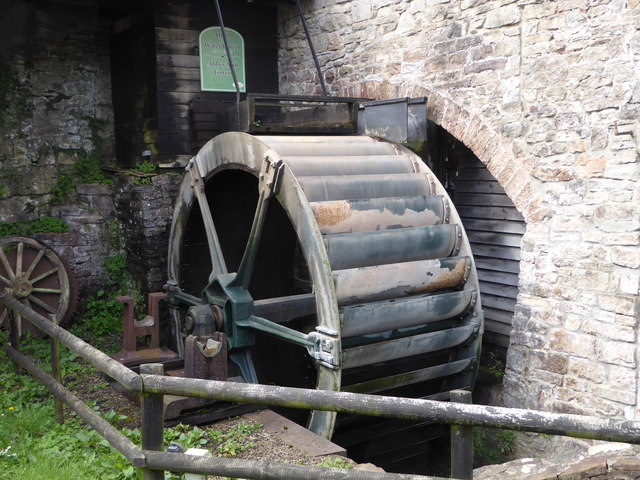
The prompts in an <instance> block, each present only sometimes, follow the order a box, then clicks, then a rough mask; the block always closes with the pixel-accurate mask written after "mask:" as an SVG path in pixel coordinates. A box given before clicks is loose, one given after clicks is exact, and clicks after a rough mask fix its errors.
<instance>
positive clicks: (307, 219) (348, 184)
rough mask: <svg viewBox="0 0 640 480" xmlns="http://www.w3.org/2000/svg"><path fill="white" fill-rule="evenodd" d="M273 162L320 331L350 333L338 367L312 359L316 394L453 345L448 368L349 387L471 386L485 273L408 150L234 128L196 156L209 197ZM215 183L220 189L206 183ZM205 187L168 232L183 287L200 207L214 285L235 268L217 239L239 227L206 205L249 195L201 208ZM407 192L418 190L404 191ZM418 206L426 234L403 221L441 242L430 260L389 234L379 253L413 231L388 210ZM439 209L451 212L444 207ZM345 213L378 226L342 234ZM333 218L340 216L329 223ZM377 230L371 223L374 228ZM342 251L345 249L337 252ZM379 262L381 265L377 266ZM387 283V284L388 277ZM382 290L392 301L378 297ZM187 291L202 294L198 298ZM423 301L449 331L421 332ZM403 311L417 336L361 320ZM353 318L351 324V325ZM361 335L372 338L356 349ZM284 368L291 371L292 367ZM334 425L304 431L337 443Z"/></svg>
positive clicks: (405, 326)
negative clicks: (430, 382) (480, 278)
mask: <svg viewBox="0 0 640 480" xmlns="http://www.w3.org/2000/svg"><path fill="white" fill-rule="evenodd" d="M267 158H268V159H270V161H273V162H277V161H282V162H283V164H284V168H283V169H282V173H281V178H280V187H279V190H278V192H277V195H276V198H277V200H278V202H277V203H278V205H280V207H281V208H282V210H283V211H284V213H285V214H286V218H288V221H289V222H290V225H291V227H292V229H293V231H294V232H295V236H296V238H297V240H298V242H299V245H300V247H301V249H302V254H303V256H304V261H305V263H306V267H307V269H308V280H309V284H310V286H311V288H312V290H311V292H312V294H313V296H314V297H315V313H316V318H315V321H316V322H317V329H324V330H326V331H332V332H337V335H338V337H339V338H340V336H341V333H342V337H349V338H347V342H346V343H345V341H344V339H341V340H342V344H341V345H342V346H341V347H340V346H339V349H340V350H341V351H339V352H338V355H339V357H340V359H341V360H340V361H341V364H340V365H339V367H338V368H331V367H329V366H327V365H324V364H322V363H321V362H318V363H316V365H315V367H316V373H317V377H316V382H315V386H316V388H319V389H326V390H340V389H341V388H342V387H343V385H341V384H342V383H343V381H342V379H343V370H344V369H347V370H349V374H351V372H353V371H356V370H359V371H366V370H367V369H368V368H369V365H371V364H372V363H378V364H379V363H380V361H381V360H380V359H382V358H386V357H389V358H391V359H396V360H397V359H399V360H400V361H402V360H403V356H416V355H422V354H425V352H427V353H428V352H429V351H430V350H429V349H432V350H434V351H435V350H436V349H438V348H439V349H440V350H442V349H455V353H453V352H454V350H451V351H452V353H451V354H450V360H449V361H448V362H449V363H448V364H445V365H440V364H436V365H434V366H428V367H427V368H424V367H425V365H421V366H420V368H417V369H413V370H412V371H409V372H407V373H406V374H405V373H401V372H392V373H389V374H386V375H384V377H385V378H383V379H382V380H384V381H383V382H379V381H377V379H375V378H374V379H373V380H372V379H370V378H364V379H363V380H362V381H361V380H357V381H355V382H353V384H352V385H350V386H348V388H351V390H350V391H362V392H366V391H367V389H370V388H379V387H382V388H387V389H388V388H389V385H391V386H393V387H395V386H398V385H402V384H403V382H404V384H409V383H407V382H411V381H414V380H416V379H417V380H419V381H425V379H432V378H436V379H438V378H444V377H445V376H447V378H450V379H451V380H448V381H447V382H448V383H447V389H451V388H470V386H471V385H472V384H473V379H474V378H475V374H474V373H473V370H474V368H475V362H476V359H477V355H478V354H479V344H480V336H481V333H482V313H481V310H480V305H479V302H478V301H477V300H478V299H479V293H478V290H479V289H478V284H477V275H476V272H475V266H474V262H473V258H472V256H471V251H470V246H469V244H468V240H467V238H466V235H465V233H464V230H463V229H462V228H461V223H460V219H459V217H458V215H457V213H456V212H455V209H453V208H452V207H451V208H450V205H449V202H448V196H447V194H446V191H445V190H444V188H443V187H442V186H441V185H440V184H439V183H438V181H437V180H436V179H435V177H434V176H433V174H432V173H431V172H430V171H429V169H428V168H427V167H426V166H425V165H424V164H422V163H421V161H420V159H419V157H417V156H415V155H414V154H412V153H411V152H409V151H408V150H406V149H403V148H402V147H398V146H396V145H392V144H389V143H386V142H380V141H377V140H375V139H372V138H369V137H361V136H355V137H354V136H351V137H347V136H345V137H295V136H292V137H278V136H265V137H256V136H251V135H248V134H243V133H238V132H231V133H226V134H223V135H220V136H218V137H216V138H215V139H213V140H212V141H210V142H209V143H207V144H206V145H205V146H204V147H203V148H202V150H201V151H200V152H199V153H198V155H197V156H196V157H194V159H193V161H192V164H191V165H192V167H191V168H194V165H195V166H197V169H198V171H199V173H198V175H199V176H201V178H202V179H203V183H204V184H205V185H203V186H201V188H203V190H206V194H207V195H210V194H211V193H212V192H213V191H214V190H215V189H216V188H224V187H225V185H224V182H223V181H219V182H218V183H217V184H216V179H217V178H223V177H224V178H231V177H230V176H229V177H225V175H229V172H238V175H245V174H248V176H252V177H256V178H257V177H259V176H260V175H261V169H262V166H263V163H264V161H265V159H267ZM234 174H235V173H234ZM234 178H236V177H234ZM209 184H211V185H212V187H211V188H212V189H214V190H211V189H208V188H207V186H208V185H209ZM197 188H198V186H197V182H196V183H194V181H193V177H189V175H188V176H187V178H186V179H185V181H184V182H183V185H182V188H181V190H180V193H179V196H178V199H177V202H176V206H175V210H174V217H173V223H172V228H171V233H170V239H169V257H168V277H169V281H170V282H174V283H175V284H176V285H177V286H178V287H180V288H183V284H184V283H186V282H187V281H188V280H189V279H188V278H186V277H187V276H188V275H189V273H188V272H187V270H186V269H185V268H183V261H184V259H185V258H186V257H187V256H188V255H189V252H188V247H185V246H184V245H187V244H189V245H192V244H193V243H192V242H191V239H190V238H188V237H189V235H190V232H191V233H193V230H190V228H192V227H193V225H191V223H190V222H191V217H192V215H191V214H192V212H197V215H194V216H196V217H198V216H200V217H202V221H201V223H202V224H203V225H205V227H204V230H206V229H207V227H206V225H207V223H208V222H209V223H210V224H211V225H212V227H211V228H209V230H208V231H207V232H206V233H207V235H206V237H207V238H204V233H202V232H201V233H200V234H199V235H201V236H202V237H203V239H202V240H201V241H200V242H199V246H202V245H205V244H206V245H208V254H209V255H208V256H209V257H210V263H209V265H211V266H212V267H211V272H210V275H209V280H211V279H212V278H215V277H216V276H217V275H221V274H226V273H227V267H226V265H225V263H228V262H226V259H225V258H224V257H225V256H227V253H226V252H225V251H224V248H223V249H222V251H221V250H220V240H219V238H218V235H220V238H223V237H224V236H225V234H226V233H228V232H225V228H226V229H229V228H231V229H233V228H234V227H235V224H234V223H233V222H227V223H226V224H224V225H222V226H221V222H219V221H218V220H219V218H220V217H219V212H218V213H216V212H213V213H210V211H209V207H215V206H216V202H218V201H219V200H222V201H223V203H225V206H224V209H226V211H234V210H235V209H236V207H237V206H236V204H234V203H233V202H234V201H238V200H242V196H239V197H235V200H229V199H227V198H221V199H220V198H219V197H216V200H211V198H209V197H207V202H208V205H205V206H204V207H199V202H198V199H197V190H196V189H197ZM405 189H406V190H407V191H405ZM194 190H196V191H194ZM380 190H384V192H381V191H380ZM409 190H411V191H415V192H416V193H407V192H408V191H409ZM228 193H232V190H227V191H226V193H225V194H228ZM344 195H346V196H344ZM427 197H429V198H427ZM414 199H417V200H418V203H421V205H422V207H421V208H422V213H420V214H419V215H418V216H422V217H424V218H423V220H424V219H425V218H426V217H427V216H429V219H427V220H428V222H427V226H426V227H425V226H422V225H418V226H417V227H416V228H413V227H415V226H416V224H415V223H414V220H415V218H414V216H411V215H409V216H403V217H402V220H403V221H406V222H408V223H407V225H405V226H406V227H409V228H407V229H406V231H407V232H409V230H411V233H407V235H406V239H408V240H409V237H411V242H413V243H414V245H415V242H416V241H417V240H416V239H418V240H419V241H420V242H423V241H424V239H425V238H429V239H430V238H433V239H435V241H434V243H439V244H440V245H444V247H438V248H436V247H434V249H433V251H432V252H431V253H432V254H433V256H426V257H421V256H420V252H417V254H416V250H415V249H411V248H409V249H406V251H405V249H404V248H395V247H397V246H394V244H393V241H388V240H384V239H383V242H387V243H384V244H383V246H385V245H390V246H391V247H394V248H390V249H387V248H380V245H381V244H380V243H379V241H380V238H382V237H384V236H385V235H387V232H388V233H389V235H390V236H393V235H395V234H397V233H400V234H401V235H404V233H403V232H404V231H405V230H402V229H398V228H397V225H395V224H394V222H395V221H396V220H397V219H398V218H399V217H396V216H395V213H390V212H391V210H393V209H394V208H395V207H394V206H393V205H392V204H394V205H396V204H397V203H398V202H399V203H402V204H403V205H405V206H403V207H402V208H404V211H405V212H406V211H409V210H411V211H413V210H412V209H413V207H414V206H413V204H412V206H411V208H409V207H406V205H407V202H410V201H413V200H414ZM379 200H383V201H384V202H386V203H385V205H386V206H383V207H381V206H380V205H382V204H381V203H376V202H378V201H379ZM384 202H383V203H384ZM394 202H395V203H394ZM430 202H435V203H438V202H439V203H440V210H439V213H438V214H437V215H435V216H436V217H439V218H438V223H439V224H437V225H431V224H430V223H429V222H430V218H431V216H433V215H432V212H431V208H432V207H431V203H430ZM443 204H445V205H446V206H445V207H442V205H443ZM343 208H352V212H355V213H356V214H357V215H359V214H361V213H365V215H364V216H365V217H366V216H367V215H369V216H373V217H374V218H373V223H368V222H370V220H371V218H366V219H364V220H363V222H364V223H365V224H367V225H365V228H364V230H365V231H362V230H358V228H360V227H361V226H362V225H360V226H353V225H350V224H349V225H348V226H346V227H345V225H346V224H342V217H343V215H342V214H343V213H345V211H346V210H342V209H343ZM356 210H358V211H357V212H356ZM325 213H326V214H328V216H325V215H324V214H325ZM334 213H337V216H334V217H332V218H329V217H331V216H332V215H333V214H334ZM426 213H428V214H429V215H426ZM357 215H356V216H357ZM385 215H386V217H385ZM338 217H339V218H338ZM383 217H384V218H383ZM389 217H393V218H389ZM353 218H355V217H353ZM362 218H364V217H362ZM358 221H359V220H358ZM389 222H391V223H389ZM338 224H341V225H338ZM214 225H215V226H214ZM336 225H338V227H340V228H342V227H345V228H348V229H349V230H347V234H346V235H344V232H341V231H337V230H335V228H338V227H336ZM371 225H373V227H372V228H369V227H371ZM376 225H378V226H376ZM380 225H382V227H380ZM432 227H433V228H432ZM380 229H382V230H385V232H382V234H381V235H378V232H377V230H380ZM204 230H203V231H204ZM348 232H353V233H354V236H352V237H349V235H350V234H349V233H348ZM372 232H373V233H372ZM374 237H375V238H374ZM360 239H362V241H363V243H362V245H363V247H362V249H364V250H365V252H364V254H363V255H361V253H362V252H358V242H359V241H360ZM222 243H224V242H222ZM366 245H372V246H373V247H375V248H373V247H369V246H366ZM247 248H248V247H247ZM429 248H431V247H429ZM367 249H370V250H367ZM389 250H391V252H389ZM245 251H246V249H245ZM344 251H348V254H342V253H341V252H344ZM199 252H200V253H199V256H196V257H194V258H191V259H190V262H191V263H192V264H196V263H201V262H202V260H203V258H202V257H203V255H206V253H205V250H204V249H202V250H200V251H199ZM372 252H374V253H372ZM443 252H444V253H443ZM446 252H449V253H446ZM223 254H224V255H223ZM416 255H417V256H416ZM398 256H399V257H398ZM380 258H381V259H382V260H380V261H378V259H380ZM363 261H364V262H365V263H362V262H363ZM366 262H368V263H366ZM185 263H186V262H185ZM233 268H235V267H231V268H229V270H233ZM425 272H426V274H425ZM370 273H371V274H370ZM382 279H385V282H386V283H385V282H380V280H382ZM205 280H206V279H205ZM205 284H206V281H205ZM380 290H384V291H386V292H387V293H388V295H386V296H385V295H380V294H379V293H380ZM187 293H190V294H192V295H196V296H197V295H199V294H200V292H199V291H191V292H187ZM436 297H437V298H436ZM254 298H256V297H254ZM263 298H264V297H263ZM271 298H272V299H273V300H274V301H276V302H282V303H283V304H284V302H285V300H282V299H281V298H278V297H277V296H273V297H271ZM282 298H284V297H282ZM288 298H290V299H291V298H293V297H288ZM416 299H418V300H420V302H421V306H424V308H425V309H427V311H428V312H429V314H430V315H431V314H434V318H433V319H430V320H429V321H430V322H432V323H433V324H439V323H438V322H440V324H441V323H442V322H443V321H444V322H445V323H446V322H448V323H447V325H446V327H444V328H446V329H447V330H446V331H444V330H443V331H441V332H440V331H435V332H434V331H432V330H429V328H422V327H424V325H423V324H422V323H420V322H421V320H420V319H416V318H415V315H413V312H415V310H416V308H415V305H414V303H415V301H416ZM396 300H399V301H396ZM405 300H408V301H405ZM398 305H399V306H401V308H402V309H403V312H409V314H408V318H407V319H402V320H403V322H404V323H402V326H401V327H402V328H400V330H402V332H401V334H402V335H405V334H406V336H410V338H398V337H397V336H394V335H396V334H395V333H393V334H392V335H391V336H388V335H387V336H386V338H383V337H375V335H377V334H378V332H380V331H382V330H389V329H395V327H393V326H387V327H386V328H382V329H381V328H380V327H379V325H383V327H384V322H385V319H384V318H383V319H382V321H381V319H380V318H377V319H376V322H378V323H376V324H375V325H365V324H363V322H362V320H363V319H364V320H365V321H367V319H368V318H369V317H370V316H371V315H370V313H368V312H367V310H366V308H364V309H363V308H361V307H363V306H364V307H374V308H378V307H380V309H379V311H389V312H391V313H390V316H389V317H387V320H386V321H387V322H389V321H390V320H395V318H394V315H395V313H394V312H397V311H398V310H397V308H396V307H397V306H398ZM443 305H444V306H446V308H447V309H448V311H451V312H453V313H451V314H448V316H447V315H441V313H440V312H439V311H438V309H440V307H442V306H443ZM390 308H391V310H389V309H390ZM384 309H387V310H384ZM394 309H395V310H394ZM438 315H439V316H438ZM409 317H411V318H409ZM266 318H268V317H266ZM346 321H349V322H351V324H350V325H347V324H346V323H345V322H346ZM387 325H391V324H390V323H387ZM420 328H422V330H420ZM406 332H408V333H406ZM305 333H306V332H305ZM385 335H386V334H385ZM354 339H355V340H356V342H355V343H354ZM362 339H364V341H360V343H358V341H359V340H362ZM369 339H373V340H371V341H369ZM387 339H389V341H387ZM372 342H373V343H372ZM375 342H377V343H375ZM339 345H340V344H339ZM432 347H433V348H432ZM405 352H406V353H405ZM281 368H285V369H286V368H287V365H286V364H284V365H282V366H281ZM465 372H466V373H465ZM365 376H366V375H365ZM462 376H464V379H463V380H462V379H461V378H462ZM407 379H408V380H407ZM261 381H262V380H261ZM278 384H279V383H278ZM334 422H335V414H334V413H333V412H319V411H315V412H313V413H312V415H311V418H310V419H309V423H308V428H310V429H311V430H312V431H314V432H316V433H318V434H320V435H323V436H325V437H330V436H331V434H332V431H333V428H334Z"/></svg>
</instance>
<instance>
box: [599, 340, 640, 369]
mask: <svg viewBox="0 0 640 480" xmlns="http://www.w3.org/2000/svg"><path fill="white" fill-rule="evenodd" d="M635 350H636V349H635V344H633V343H626V342H617V341H614V340H603V339H597V340H596V342H595V356H594V357H593V358H595V359H596V360H598V361H599V362H604V363H611V364H613V365H618V366H627V367H635V366H636V358H635Z"/></svg>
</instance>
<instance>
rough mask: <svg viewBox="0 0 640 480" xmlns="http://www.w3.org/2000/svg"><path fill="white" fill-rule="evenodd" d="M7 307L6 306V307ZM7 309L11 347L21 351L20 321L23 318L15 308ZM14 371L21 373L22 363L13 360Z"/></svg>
mask: <svg viewBox="0 0 640 480" xmlns="http://www.w3.org/2000/svg"><path fill="white" fill-rule="evenodd" d="M5 308H6V307H5ZM7 311H8V313H9V320H10V322H9V343H10V344H11V347H12V348H13V349H14V350H15V351H17V352H19V351H20V333H21V332H20V322H21V321H22V318H21V317H20V315H18V312H16V311H15V310H9V309H8V308H7ZM13 372H14V373H15V374H16V375H20V373H21V372H22V369H21V368H20V365H18V364H17V363H16V362H13Z"/></svg>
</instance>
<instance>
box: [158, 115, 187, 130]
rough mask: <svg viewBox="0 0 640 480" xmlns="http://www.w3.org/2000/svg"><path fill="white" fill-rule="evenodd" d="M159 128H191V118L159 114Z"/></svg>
mask: <svg viewBox="0 0 640 480" xmlns="http://www.w3.org/2000/svg"><path fill="white" fill-rule="evenodd" d="M158 130H191V125H190V121H189V118H182V117H173V116H169V115H163V116H160V115H158Z"/></svg>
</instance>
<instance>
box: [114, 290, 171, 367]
mask: <svg viewBox="0 0 640 480" xmlns="http://www.w3.org/2000/svg"><path fill="white" fill-rule="evenodd" d="M166 297H167V294H166V293H161V292H154V293H150V294H149V314H148V315H147V316H146V317H145V318H143V319H142V320H136V318H135V312H134V310H135V304H134V301H133V298H132V297H130V296H128V295H125V296H121V297H116V301H118V302H120V303H122V304H123V305H124V311H123V313H122V330H123V335H122V349H121V350H120V351H119V352H118V353H114V354H113V355H111V357H112V358H113V359H114V360H117V361H118V362H120V363H122V364H123V365H126V366H132V365H139V364H141V363H147V362H162V361H165V360H173V359H174V358H177V356H178V354H177V353H175V352H173V351H171V350H169V349H168V348H164V347H161V346H160V302H161V301H162V300H164V299H165V298H166ZM143 336H145V337H149V344H148V347H147V348H141V349H138V346H137V340H138V337H143Z"/></svg>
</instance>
